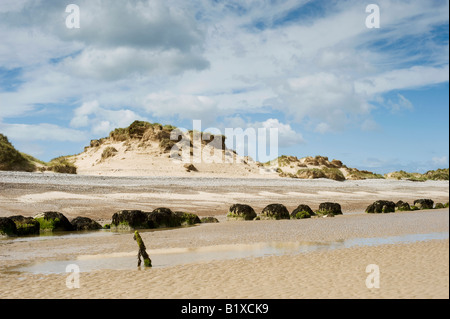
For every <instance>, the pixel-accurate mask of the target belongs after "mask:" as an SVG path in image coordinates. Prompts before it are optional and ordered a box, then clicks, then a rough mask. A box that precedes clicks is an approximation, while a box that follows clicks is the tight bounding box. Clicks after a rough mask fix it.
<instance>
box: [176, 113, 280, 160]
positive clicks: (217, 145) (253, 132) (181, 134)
mask: <svg viewBox="0 0 450 319" xmlns="http://www.w3.org/2000/svg"><path fill="white" fill-rule="evenodd" d="M225 139H226V140H227V141H228V143H227V146H226V145H225ZM170 140H171V141H172V144H173V145H172V146H171V149H170V158H171V159H173V160H177V161H182V162H183V163H194V164H195V163H207V164H210V163H222V164H236V163H242V162H243V161H245V162H247V163H248V162H254V161H255V160H256V159H258V160H261V159H265V158H269V159H275V158H278V128H252V127H249V128H245V129H243V128H225V129H224V131H223V132H222V131H221V130H220V129H218V128H215V127H210V128H207V129H205V130H203V129H202V123H201V120H194V121H193V129H192V130H190V131H188V130H186V129H184V128H177V129H175V130H173V131H172V132H171V134H170Z"/></svg>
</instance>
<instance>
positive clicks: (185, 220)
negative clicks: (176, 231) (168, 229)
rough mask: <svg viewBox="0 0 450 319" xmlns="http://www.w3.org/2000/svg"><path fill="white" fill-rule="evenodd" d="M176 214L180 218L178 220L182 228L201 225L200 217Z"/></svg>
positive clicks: (182, 213) (181, 213)
mask: <svg viewBox="0 0 450 319" xmlns="http://www.w3.org/2000/svg"><path fill="white" fill-rule="evenodd" d="M174 214H175V215H176V216H177V217H178V219H179V221H180V223H181V226H186V225H194V224H200V223H201V220H200V218H198V216H197V215H195V214H190V213H184V212H175V213H174Z"/></svg>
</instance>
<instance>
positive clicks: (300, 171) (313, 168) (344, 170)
mask: <svg viewBox="0 0 450 319" xmlns="http://www.w3.org/2000/svg"><path fill="white" fill-rule="evenodd" d="M277 164H278V168H277V173H278V174H279V176H281V177H291V178H302V179H315V178H328V179H333V180H337V181H344V180H362V179H377V178H384V177H383V176H382V175H379V174H374V173H372V172H369V171H360V170H358V169H356V168H349V167H347V166H346V165H344V164H343V163H342V162H341V161H339V160H336V159H334V160H332V161H329V159H328V157H324V156H316V157H311V156H308V157H304V158H301V159H298V158H297V157H295V156H280V157H279V158H277V159H275V160H273V161H270V162H268V163H266V164H265V165H266V166H276V165H277Z"/></svg>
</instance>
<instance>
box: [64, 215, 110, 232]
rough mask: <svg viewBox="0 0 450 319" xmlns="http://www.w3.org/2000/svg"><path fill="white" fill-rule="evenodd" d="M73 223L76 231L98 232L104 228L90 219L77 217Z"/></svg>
mask: <svg viewBox="0 0 450 319" xmlns="http://www.w3.org/2000/svg"><path fill="white" fill-rule="evenodd" d="M71 223H72V226H73V228H74V229H75V230H97V229H101V228H102V225H100V224H99V223H97V222H96V221H95V220H92V219H90V218H88V217H76V218H74V219H73V220H72V221H71Z"/></svg>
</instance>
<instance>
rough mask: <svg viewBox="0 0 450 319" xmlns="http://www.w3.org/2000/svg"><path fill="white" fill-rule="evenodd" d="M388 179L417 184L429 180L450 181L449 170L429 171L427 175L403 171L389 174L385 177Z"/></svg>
mask: <svg viewBox="0 0 450 319" xmlns="http://www.w3.org/2000/svg"><path fill="white" fill-rule="evenodd" d="M384 176H385V177H386V178H390V179H397V180H409V181H415V182H424V181H427V180H433V181H448V180H449V169H448V168H445V169H441V168H440V169H437V170H433V171H428V172H426V173H425V174H421V173H408V172H405V171H403V170H401V171H396V172H392V173H388V174H385V175H384Z"/></svg>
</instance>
